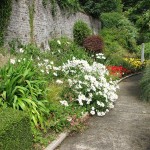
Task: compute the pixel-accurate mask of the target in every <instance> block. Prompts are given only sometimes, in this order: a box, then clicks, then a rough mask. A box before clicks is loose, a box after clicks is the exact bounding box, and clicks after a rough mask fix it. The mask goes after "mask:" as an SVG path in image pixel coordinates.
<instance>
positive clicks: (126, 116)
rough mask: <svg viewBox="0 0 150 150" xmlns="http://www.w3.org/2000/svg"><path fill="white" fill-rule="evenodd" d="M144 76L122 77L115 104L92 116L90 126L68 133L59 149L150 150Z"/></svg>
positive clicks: (149, 110)
mask: <svg viewBox="0 0 150 150" xmlns="http://www.w3.org/2000/svg"><path fill="white" fill-rule="evenodd" d="M140 78H141V75H137V76H133V77H130V78H128V79H125V80H124V81H122V82H121V83H120V91H119V92H118V94H119V99H118V101H117V102H116V104H115V108H114V109H113V110H111V111H110V113H108V114H107V115H106V116H104V117H91V118H90V119H89V120H88V122H89V128H88V129H87V130H85V131H84V132H83V133H78V134H75V135H72V136H69V137H67V138H66V139H65V141H64V142H63V143H62V144H61V146H60V147H59V148H58V149H57V150H150V104H149V103H146V102H142V101H140V98H139V94H140V89H139V80H140Z"/></svg>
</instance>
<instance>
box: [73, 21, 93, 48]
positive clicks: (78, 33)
mask: <svg viewBox="0 0 150 150" xmlns="http://www.w3.org/2000/svg"><path fill="white" fill-rule="evenodd" d="M89 35H91V29H90V28H89V27H88V25H87V24H86V23H85V22H83V21H81V20H78V21H77V22H76V23H75V24H74V27H73V37H74V41H75V43H77V44H79V45H82V44H83V40H84V39H85V38H86V37H88V36H89Z"/></svg>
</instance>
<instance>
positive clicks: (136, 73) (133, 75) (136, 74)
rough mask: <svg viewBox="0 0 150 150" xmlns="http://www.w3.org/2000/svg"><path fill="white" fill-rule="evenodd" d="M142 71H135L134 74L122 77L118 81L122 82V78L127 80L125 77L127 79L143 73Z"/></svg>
mask: <svg viewBox="0 0 150 150" xmlns="http://www.w3.org/2000/svg"><path fill="white" fill-rule="evenodd" d="M141 73H142V72H137V73H133V74H130V75H128V76H125V77H123V78H121V79H120V80H118V83H120V82H121V81H122V80H125V79H127V78H129V77H132V76H135V75H138V74H141Z"/></svg>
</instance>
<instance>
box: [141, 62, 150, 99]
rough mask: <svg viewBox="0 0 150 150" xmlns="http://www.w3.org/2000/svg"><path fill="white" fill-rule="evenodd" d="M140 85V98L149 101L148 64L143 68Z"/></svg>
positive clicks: (149, 76) (149, 69) (149, 67)
mask: <svg viewBox="0 0 150 150" xmlns="http://www.w3.org/2000/svg"><path fill="white" fill-rule="evenodd" d="M140 85H141V96H142V100H146V101H150V64H148V65H147V67H146V69H145V72H144V75H143V77H142V80H141V83H140Z"/></svg>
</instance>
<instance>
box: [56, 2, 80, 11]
mask: <svg viewBox="0 0 150 150" xmlns="http://www.w3.org/2000/svg"><path fill="white" fill-rule="evenodd" d="M56 1H57V3H58V5H59V6H60V7H61V8H62V9H64V10H66V9H67V10H69V11H70V12H76V11H78V10H80V4H79V1H78V0H56Z"/></svg>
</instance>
